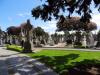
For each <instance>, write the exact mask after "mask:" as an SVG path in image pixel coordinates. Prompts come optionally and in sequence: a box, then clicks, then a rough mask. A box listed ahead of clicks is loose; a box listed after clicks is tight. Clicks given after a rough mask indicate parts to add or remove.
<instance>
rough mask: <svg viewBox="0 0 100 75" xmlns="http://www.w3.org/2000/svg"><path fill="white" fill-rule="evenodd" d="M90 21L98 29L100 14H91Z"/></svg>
mask: <svg viewBox="0 0 100 75" xmlns="http://www.w3.org/2000/svg"><path fill="white" fill-rule="evenodd" d="M92 21H93V22H95V23H96V24H97V27H98V29H100V14H99V13H98V14H93V15H92Z"/></svg>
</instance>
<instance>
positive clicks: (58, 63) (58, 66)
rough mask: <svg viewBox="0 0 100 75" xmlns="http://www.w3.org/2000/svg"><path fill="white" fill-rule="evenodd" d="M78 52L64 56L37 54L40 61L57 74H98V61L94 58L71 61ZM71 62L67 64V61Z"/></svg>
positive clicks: (99, 65)
mask: <svg viewBox="0 0 100 75" xmlns="http://www.w3.org/2000/svg"><path fill="white" fill-rule="evenodd" d="M78 57H79V54H69V55H64V56H37V57H36V58H39V60H40V61H42V62H43V63H45V64H46V65H47V66H49V67H50V68H52V69H53V70H55V71H56V72H57V73H59V75H100V61H99V60H96V59H84V60H83V61H80V62H72V61H71V60H75V59H77V58H78ZM70 61H71V63H70V64H69V62H70Z"/></svg>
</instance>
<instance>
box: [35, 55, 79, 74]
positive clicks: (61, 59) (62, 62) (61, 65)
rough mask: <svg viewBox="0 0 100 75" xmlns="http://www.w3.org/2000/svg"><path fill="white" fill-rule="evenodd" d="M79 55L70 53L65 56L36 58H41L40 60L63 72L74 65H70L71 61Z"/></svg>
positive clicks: (58, 71)
mask: <svg viewBox="0 0 100 75" xmlns="http://www.w3.org/2000/svg"><path fill="white" fill-rule="evenodd" d="M78 57H79V54H69V55H64V56H35V58H39V60H40V61H42V62H43V63H45V64H46V65H47V66H49V67H50V68H52V69H54V70H55V71H56V72H57V73H61V72H62V71H63V70H65V69H68V68H70V67H72V65H68V63H69V61H71V60H74V59H76V58H78Z"/></svg>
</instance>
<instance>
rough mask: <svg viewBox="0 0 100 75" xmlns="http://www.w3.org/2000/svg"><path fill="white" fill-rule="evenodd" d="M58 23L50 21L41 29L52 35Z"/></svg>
mask: <svg viewBox="0 0 100 75" xmlns="http://www.w3.org/2000/svg"><path fill="white" fill-rule="evenodd" d="M56 23H57V21H55V20H53V21H48V22H46V25H42V26H41V27H42V28H43V29H44V30H45V31H46V32H49V33H50V34H53V33H55V30H56V29H57V28H56Z"/></svg>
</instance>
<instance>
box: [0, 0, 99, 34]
mask: <svg viewBox="0 0 100 75" xmlns="http://www.w3.org/2000/svg"><path fill="white" fill-rule="evenodd" d="M42 3H43V2H41V0H0V26H1V28H2V30H6V28H7V27H9V26H19V25H20V24H21V23H23V22H26V20H27V19H30V20H31V23H32V25H33V26H34V27H37V26H40V27H42V28H43V29H44V30H45V31H46V32H49V33H50V34H52V33H54V32H55V29H56V22H57V21H55V20H52V21H47V22H44V21H42V20H41V19H37V20H35V19H34V18H33V17H32V15H31V10H32V9H33V8H35V7H36V6H38V5H41V4H42ZM92 10H93V14H92V21H93V22H95V23H96V24H97V25H98V29H100V22H99V21H100V13H98V11H97V10H96V9H93V8H92ZM73 15H74V16H77V15H76V14H73Z"/></svg>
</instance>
